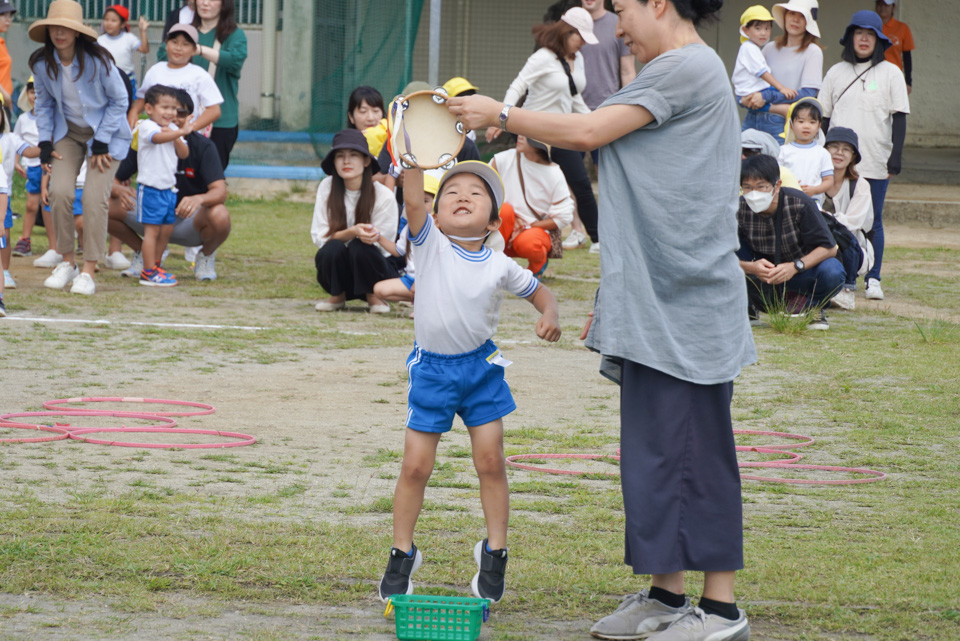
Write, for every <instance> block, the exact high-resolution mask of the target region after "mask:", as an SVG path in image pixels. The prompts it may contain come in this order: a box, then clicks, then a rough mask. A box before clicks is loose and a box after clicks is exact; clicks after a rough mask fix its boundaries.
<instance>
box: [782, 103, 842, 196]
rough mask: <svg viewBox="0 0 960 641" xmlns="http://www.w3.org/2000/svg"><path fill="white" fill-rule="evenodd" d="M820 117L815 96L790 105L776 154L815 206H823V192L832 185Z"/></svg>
mask: <svg viewBox="0 0 960 641" xmlns="http://www.w3.org/2000/svg"><path fill="white" fill-rule="evenodd" d="M822 121H823V106H822V105H821V104H820V102H819V101H818V100H817V99H816V98H803V99H802V100H798V101H797V102H795V103H793V104H792V105H790V112H789V114H788V115H787V126H786V128H785V129H784V132H783V138H784V144H783V146H782V147H780V158H779V160H780V164H781V165H783V166H784V167H786V168H787V169H789V170H790V171H792V172H793V175H794V176H796V177H797V181H798V182H799V183H800V189H801V190H803V193H805V194H806V195H808V196H810V197H811V198H813V200H814V201H815V202H816V203H817V207H822V206H823V199H824V195H823V193H824V192H825V191H827V190H828V189H830V188H831V187H832V186H833V160H831V158H830V152H828V151H827V150H826V149H824V148H823V145H821V144H820V140H819V136H820V124H821V122H822Z"/></svg>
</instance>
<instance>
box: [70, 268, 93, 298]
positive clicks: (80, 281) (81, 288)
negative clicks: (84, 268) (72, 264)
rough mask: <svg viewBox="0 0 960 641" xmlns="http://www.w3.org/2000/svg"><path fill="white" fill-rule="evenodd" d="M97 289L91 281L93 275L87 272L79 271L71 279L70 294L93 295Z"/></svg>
mask: <svg viewBox="0 0 960 641" xmlns="http://www.w3.org/2000/svg"><path fill="white" fill-rule="evenodd" d="M95 291H97V285H96V283H94V282H93V277H92V276H91V275H90V274H87V273H81V274H80V275H79V276H77V277H76V278H74V279H73V287H71V288H70V293H71V294H83V295H84V296H93V293H94V292H95Z"/></svg>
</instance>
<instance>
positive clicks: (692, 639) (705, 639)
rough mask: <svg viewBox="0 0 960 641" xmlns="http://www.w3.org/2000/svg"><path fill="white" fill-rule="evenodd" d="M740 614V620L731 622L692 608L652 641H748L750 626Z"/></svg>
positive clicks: (743, 615) (651, 640)
mask: <svg viewBox="0 0 960 641" xmlns="http://www.w3.org/2000/svg"><path fill="white" fill-rule="evenodd" d="M739 612H740V618H738V619H737V620H736V621H731V620H730V619H724V618H723V617H721V616H717V615H716V614H707V613H706V612H704V611H703V610H701V609H700V608H691V609H690V610H687V613H686V614H684V615H683V617H681V618H680V619H677V620H676V621H675V622H673V623H672V624H670V627H669V628H667V629H666V630H664V631H663V632H658V633H657V634H655V635H653V636H652V637H650V641H747V640H748V639H749V638H750V624H749V623H747V615H746V613H745V612H744V611H743V610H739Z"/></svg>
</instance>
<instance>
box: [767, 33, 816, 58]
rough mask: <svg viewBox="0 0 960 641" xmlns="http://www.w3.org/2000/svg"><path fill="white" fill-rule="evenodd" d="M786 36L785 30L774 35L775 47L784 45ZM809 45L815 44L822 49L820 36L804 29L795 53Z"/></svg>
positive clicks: (785, 44) (778, 47) (800, 51)
mask: <svg viewBox="0 0 960 641" xmlns="http://www.w3.org/2000/svg"><path fill="white" fill-rule="evenodd" d="M787 37H788V36H787V33H786V32H784V33H781V34H780V35H779V36H777V37H776V39H775V40H774V41H773V42H774V44H776V45H777V49H783V48H784V47H786V46H787ZM810 45H817V46H818V47H820V48H821V49H823V47H822V46H820V38H818V37H816V36H815V35H813V34H812V33H810V32H809V31H804V32H803V40H801V41H800V46H799V47H797V53H803V52H804V51H806V50H807V47H809V46H810Z"/></svg>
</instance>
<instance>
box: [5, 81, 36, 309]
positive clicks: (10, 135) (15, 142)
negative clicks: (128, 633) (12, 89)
mask: <svg viewBox="0 0 960 641" xmlns="http://www.w3.org/2000/svg"><path fill="white" fill-rule="evenodd" d="M2 105H3V99H2V98H0V106H2ZM6 129H7V115H6V110H5V109H2V108H0V132H4V131H5V130H6ZM0 155H2V160H3V184H2V185H0V193H3V194H5V195H6V199H5V200H6V202H4V203H2V209H0V215H2V216H3V230H2V232H0V233H2V235H0V263H2V264H3V281H4V285H5V286H6V287H8V288H10V289H14V288H15V287H16V286H17V283H16V281H14V280H13V276H12V275H11V274H10V259H11V257H12V255H13V248H12V247H11V246H10V229H11V228H13V209H12V208H11V207H10V196H11V190H12V188H13V171H14V167H15V166H16V164H17V156H27V157H30V158H38V157H39V156H40V148H39V147H37V146H35V145H34V146H31V145H30V144H29V143H27V142H25V141H24V140H23V139H22V138H21V137H20V136H18V135H17V134H16V133H14V132H11V131H7V132H6V133H0ZM2 293H3V289H0V294H2Z"/></svg>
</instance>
